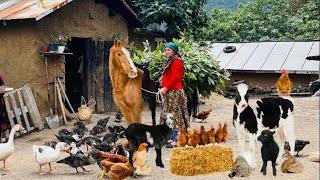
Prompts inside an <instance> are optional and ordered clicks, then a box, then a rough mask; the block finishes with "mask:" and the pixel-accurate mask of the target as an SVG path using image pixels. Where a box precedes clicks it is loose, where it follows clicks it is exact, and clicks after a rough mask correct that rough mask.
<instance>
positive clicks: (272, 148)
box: [258, 130, 279, 176]
mask: <svg viewBox="0 0 320 180" xmlns="http://www.w3.org/2000/svg"><path fill="white" fill-rule="evenodd" d="M274 133H275V132H271V131H270V130H263V131H262V132H261V134H260V136H258V141H260V142H261V143H262V147H261V156H262V160H263V165H262V168H261V172H262V173H263V175H266V174H267V162H268V161H271V162H272V170H273V175H274V176H276V175H277V170H276V160H277V157H278V155H279V146H278V144H277V143H276V142H275V141H274V139H273V134H274Z"/></svg>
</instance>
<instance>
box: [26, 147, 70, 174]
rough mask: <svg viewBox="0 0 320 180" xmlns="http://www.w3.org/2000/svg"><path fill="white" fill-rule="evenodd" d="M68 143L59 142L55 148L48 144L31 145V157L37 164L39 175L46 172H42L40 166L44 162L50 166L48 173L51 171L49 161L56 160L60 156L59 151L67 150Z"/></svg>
mask: <svg viewBox="0 0 320 180" xmlns="http://www.w3.org/2000/svg"><path fill="white" fill-rule="evenodd" d="M68 148H69V147H68V144H67V143H65V142H59V143H58V144H57V145H56V147H55V149H54V148H52V147H50V146H37V145H33V146H32V150H33V158H34V160H35V161H36V162H37V163H38V164H39V167H40V171H39V174H40V175H44V174H46V172H43V171H42V169H41V167H42V166H43V165H45V164H49V168H50V173H53V170H52V167H51V163H53V162H55V161H57V160H58V159H59V157H60V152H61V151H65V150H67V149H68Z"/></svg>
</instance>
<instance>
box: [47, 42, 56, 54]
mask: <svg viewBox="0 0 320 180" xmlns="http://www.w3.org/2000/svg"><path fill="white" fill-rule="evenodd" d="M48 50H49V52H57V51H58V44H54V43H50V44H49V47H48Z"/></svg>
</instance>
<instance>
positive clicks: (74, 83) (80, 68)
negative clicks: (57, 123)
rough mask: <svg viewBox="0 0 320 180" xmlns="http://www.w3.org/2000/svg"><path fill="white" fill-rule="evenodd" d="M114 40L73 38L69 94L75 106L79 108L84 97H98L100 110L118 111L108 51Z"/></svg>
mask: <svg viewBox="0 0 320 180" xmlns="http://www.w3.org/2000/svg"><path fill="white" fill-rule="evenodd" d="M112 43H113V42H112V41H103V40H92V39H91V38H72V39H71V41H70V42H69V43H68V49H69V51H70V52H71V53H73V55H72V56H66V65H65V70H66V75H65V79H66V93H67V96H68V98H69V100H70V103H71V105H72V107H73V108H74V109H75V110H76V111H77V108H78V107H79V106H80V105H81V96H84V97H85V99H86V100H89V99H90V100H95V101H96V105H95V107H94V109H95V110H96V112H98V113H103V112H110V111H116V110H117V107H116V105H115V104H114V101H113V97H112V88H111V80H110V77H109V67H108V62H109V50H110V48H111V46H112Z"/></svg>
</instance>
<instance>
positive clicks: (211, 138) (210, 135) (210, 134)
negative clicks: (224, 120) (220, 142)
mask: <svg viewBox="0 0 320 180" xmlns="http://www.w3.org/2000/svg"><path fill="white" fill-rule="evenodd" d="M207 133H208V140H209V143H212V144H214V143H215V142H216V139H215V135H216V134H215V131H214V128H213V127H211V129H210V131H208V132H207Z"/></svg>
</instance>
